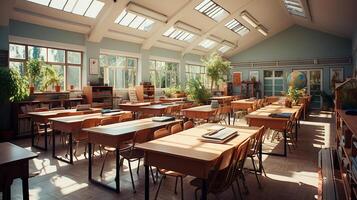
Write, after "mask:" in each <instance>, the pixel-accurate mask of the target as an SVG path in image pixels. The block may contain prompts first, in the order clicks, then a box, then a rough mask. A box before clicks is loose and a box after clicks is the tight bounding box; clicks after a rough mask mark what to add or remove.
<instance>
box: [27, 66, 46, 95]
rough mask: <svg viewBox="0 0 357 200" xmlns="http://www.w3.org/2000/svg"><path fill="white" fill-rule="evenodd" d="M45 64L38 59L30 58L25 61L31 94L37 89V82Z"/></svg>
mask: <svg viewBox="0 0 357 200" xmlns="http://www.w3.org/2000/svg"><path fill="white" fill-rule="evenodd" d="M43 65H44V63H43V61H40V60H38V59H30V60H28V61H27V62H26V63H25V76H26V77H27V78H28V81H29V86H30V93H31V94H32V93H33V92H34V90H35V84H37V83H39V81H40V76H41V69H42V66H43Z"/></svg>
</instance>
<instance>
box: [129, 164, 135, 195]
mask: <svg viewBox="0 0 357 200" xmlns="http://www.w3.org/2000/svg"><path fill="white" fill-rule="evenodd" d="M130 163H131V162H130V160H128V165H129V172H130V178H131V184H132V186H133V190H134V193H136V190H135V184H134V178H133V172H132V170H131V164H130Z"/></svg>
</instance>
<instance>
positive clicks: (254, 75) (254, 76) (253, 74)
mask: <svg viewBox="0 0 357 200" xmlns="http://www.w3.org/2000/svg"><path fill="white" fill-rule="evenodd" d="M253 79H254V80H255V81H259V71H250V72H249V80H251V81H252V80H253Z"/></svg>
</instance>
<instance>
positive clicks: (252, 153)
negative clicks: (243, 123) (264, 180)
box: [247, 126, 266, 188]
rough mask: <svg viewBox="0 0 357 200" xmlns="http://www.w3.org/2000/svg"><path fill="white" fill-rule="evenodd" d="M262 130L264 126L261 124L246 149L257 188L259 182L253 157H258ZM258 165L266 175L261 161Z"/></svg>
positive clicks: (262, 134)
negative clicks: (248, 147)
mask: <svg viewBox="0 0 357 200" xmlns="http://www.w3.org/2000/svg"><path fill="white" fill-rule="evenodd" d="M264 131H265V129H264V126H262V127H260V128H259V130H258V132H257V133H256V134H254V135H253V136H252V137H251V140H250V143H251V145H250V149H249V150H248V153H247V157H248V158H250V159H251V160H252V165H253V170H254V174H255V178H256V179H257V182H258V185H259V188H261V184H260V181H259V178H258V173H257V172H258V170H257V168H256V166H255V162H254V158H255V157H257V158H258V159H259V150H260V147H261V145H262V143H263V136H264ZM259 166H260V167H261V169H262V171H263V172H264V175H265V176H266V173H265V170H264V167H263V163H259Z"/></svg>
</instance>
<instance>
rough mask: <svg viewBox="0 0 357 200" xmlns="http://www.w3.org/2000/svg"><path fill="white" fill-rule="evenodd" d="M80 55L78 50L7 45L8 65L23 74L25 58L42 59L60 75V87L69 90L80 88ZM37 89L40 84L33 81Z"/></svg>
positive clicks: (81, 63) (81, 62)
mask: <svg viewBox="0 0 357 200" xmlns="http://www.w3.org/2000/svg"><path fill="white" fill-rule="evenodd" d="M82 55H83V54H82V52H80V51H72V50H66V49H57V48H49V47H40V46H34V45H24V44H15V43H11V44H10V45H9V67H10V68H15V69H17V70H18V71H19V72H20V74H21V75H24V74H25V71H24V66H25V63H26V61H27V60H29V59H38V60H42V61H43V62H45V63H46V64H49V65H52V66H53V67H54V68H55V70H56V71H57V72H58V75H59V76H60V77H61V82H60V85H61V88H62V89H64V90H70V88H71V86H73V89H74V90H81V88H82V86H81V82H82V81H81V80H82V75H81V74H82V72H81V71H82V65H83V61H82V60H83V59H82ZM74 70H75V71H74ZM39 89H40V84H39V83H35V90H36V91H38V90H39Z"/></svg>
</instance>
